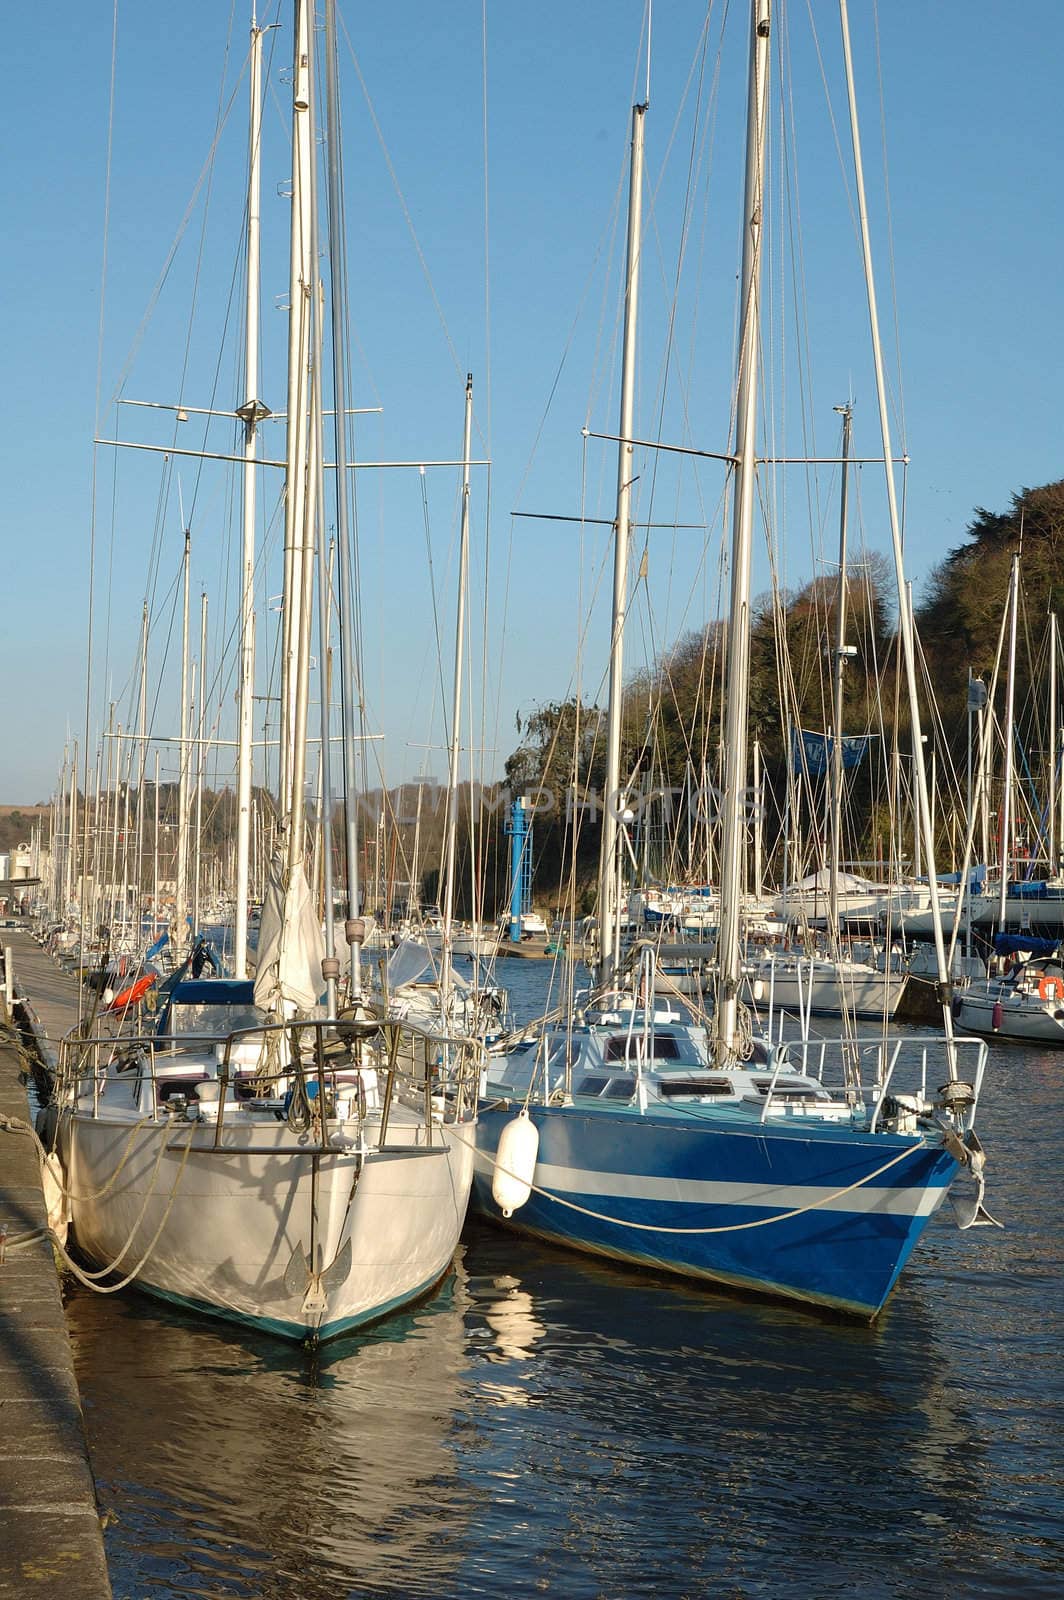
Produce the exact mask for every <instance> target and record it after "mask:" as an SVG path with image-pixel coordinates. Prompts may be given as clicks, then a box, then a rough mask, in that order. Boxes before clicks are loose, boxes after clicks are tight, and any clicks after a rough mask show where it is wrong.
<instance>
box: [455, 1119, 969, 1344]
mask: <svg viewBox="0 0 1064 1600" xmlns="http://www.w3.org/2000/svg"><path fill="white" fill-rule="evenodd" d="M530 1109H531V1116H532V1120H533V1121H534V1122H535V1123H536V1126H537V1127H538V1128H539V1132H540V1145H539V1154H538V1160H537V1164H536V1169H535V1174H534V1185H535V1187H534V1189H533V1193H532V1195H531V1197H530V1199H529V1200H528V1202H527V1203H526V1204H525V1205H524V1206H523V1207H522V1208H521V1210H520V1211H518V1212H515V1214H514V1215H513V1216H512V1217H511V1218H510V1219H509V1221H508V1222H507V1221H506V1219H504V1218H503V1217H502V1214H501V1212H500V1210H499V1207H498V1206H497V1205H496V1203H495V1201H494V1200H493V1198H492V1194H491V1178H492V1163H493V1161H494V1156H495V1149H496V1145H497V1142H498V1137H499V1133H500V1132H501V1129H502V1127H503V1126H504V1124H505V1123H506V1122H507V1121H508V1120H509V1119H510V1118H511V1117H512V1116H513V1111H512V1109H506V1110H499V1111H487V1112H482V1113H481V1117H480V1121H479V1124H478V1132H477V1145H478V1155H479V1159H478V1163H477V1168H476V1172H475V1175H474V1200H473V1203H474V1206H475V1207H476V1209H477V1210H478V1211H479V1212H480V1213H481V1214H482V1215H484V1216H486V1217H488V1218H490V1219H492V1220H495V1221H500V1222H504V1223H505V1225H507V1226H509V1227H511V1228H515V1229H517V1230H518V1231H521V1232H524V1233H529V1234H533V1235H535V1236H537V1237H539V1238H542V1239H547V1240H550V1241H551V1242H553V1243H556V1244H561V1245H567V1246H570V1247H572V1248H575V1249H578V1250H584V1251H588V1252H591V1253H593V1254H596V1255H603V1256H611V1257H613V1258H614V1259H616V1260H618V1261H623V1262H626V1263H628V1264H629V1265H632V1266H638V1267H648V1268H653V1269H655V1270H658V1271H665V1272H673V1273H680V1274H682V1275H683V1276H685V1277H690V1278H700V1279H706V1280H709V1281H712V1282H715V1283H720V1284H726V1285H729V1286H731V1287H733V1288H737V1289H742V1290H744V1291H748V1292H756V1293H758V1294H767V1295H772V1296H782V1297H785V1298H787V1299H792V1300H799V1301H804V1302H806V1303H808V1304H810V1305H815V1306H823V1307H825V1308H828V1309H831V1310H834V1311H839V1312H844V1313H846V1314H847V1315H851V1316H855V1317H860V1318H862V1319H864V1320H871V1319H872V1318H874V1317H875V1316H876V1314H877V1313H878V1312H879V1311H880V1309H881V1308H882V1306H883V1304H884V1302H885V1301H886V1299H887V1296H888V1295H889V1294H890V1291H891V1289H892V1288H893V1286H894V1284H895V1282H896V1280H897V1278H898V1275H899V1273H900V1272H901V1270H902V1268H903V1267H904V1265H905V1263H906V1261H907V1260H908V1258H909V1255H910V1254H911V1252H912V1249H913V1246H914V1245H915V1244H916V1242H917V1240H918V1239H919V1237H920V1235H921V1233H922V1232H923V1230H924V1228H925V1227H926V1225H927V1222H928V1220H929V1218H930V1217H931V1216H932V1214H933V1213H934V1212H935V1211H936V1210H937V1208H938V1206H939V1205H940V1204H941V1202H942V1200H943V1199H944V1198H945V1195H946V1192H947V1190H948V1188H949V1184H950V1182H951V1180H952V1178H953V1176H954V1174H955V1173H956V1171H957V1164H956V1162H955V1161H954V1160H953V1158H952V1157H951V1156H950V1155H949V1154H948V1153H946V1152H945V1151H944V1150H942V1149H940V1148H929V1147H927V1146H926V1145H924V1144H923V1143H922V1141H920V1140H918V1139H908V1138H904V1137H893V1136H883V1135H860V1134H857V1135H855V1134H853V1133H852V1132H851V1131H850V1130H839V1129H833V1130H831V1129H823V1130H821V1129H810V1128H798V1127H791V1126H787V1127H774V1126H771V1125H768V1124H763V1125H760V1126H758V1127H756V1128H750V1127H746V1128H743V1129H739V1128H738V1127H735V1126H732V1127H729V1126H728V1125H727V1119H726V1118H725V1117H723V1116H722V1117H720V1118H719V1119H714V1117H713V1116H712V1115H711V1114H709V1115H703V1114H701V1113H700V1114H699V1118H698V1125H697V1126H693V1125H692V1120H693V1119H686V1120H684V1119H681V1118H676V1117H672V1116H669V1115H664V1114H663V1115H655V1114H653V1113H651V1114H648V1115H643V1116H640V1115H639V1113H638V1112H636V1111H627V1110H612V1109H608V1108H603V1109H601V1110H599V1109H595V1110H590V1109H587V1108H583V1107H575V1106H570V1107H547V1108H542V1107H532V1108H530ZM907 1145H908V1146H910V1147H911V1149H912V1155H911V1157H910V1158H909V1159H907V1160H903V1161H901V1162H898V1163H897V1164H895V1165H894V1166H892V1167H891V1168H890V1170H889V1171H888V1172H880V1169H881V1168H883V1167H884V1166H885V1165H886V1164H887V1163H888V1162H891V1161H892V1159H893V1158H894V1157H895V1156H897V1155H898V1154H899V1153H900V1152H901V1151H902V1150H904V1149H905V1147H906V1146H907Z"/></svg>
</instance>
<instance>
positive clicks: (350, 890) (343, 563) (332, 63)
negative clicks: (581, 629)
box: [325, 0, 468, 1000]
mask: <svg viewBox="0 0 1064 1600" xmlns="http://www.w3.org/2000/svg"><path fill="white" fill-rule="evenodd" d="M339 94H340V91H339V71H338V66H337V50H336V5H335V0H325V105H326V123H325V126H326V170H327V174H328V200H329V238H330V250H329V272H330V290H331V293H330V304H331V314H332V371H333V450H334V454H335V457H336V472H335V474H334V478H335V482H336V539H337V555H338V559H339V579H340V705H341V714H342V719H343V745H342V748H343V764H344V839H345V846H346V860H347V918H348V924H349V932H350V933H351V935H352V937H351V938H350V939H349V941H348V948H349V950H350V962H351V985H350V986H351V998H352V999H353V1000H357V999H358V998H359V996H360V995H361V993H362V968H361V940H360V939H358V938H357V937H354V935H355V934H356V932H357V919H358V917H359V915H360V912H361V892H360V884H359V861H358V771H357V759H356V758H357V752H358V742H359V719H360V716H361V707H362V693H361V674H360V671H359V660H358V650H357V639H356V632H355V616H356V612H355V559H354V550H353V545H352V537H353V532H352V529H351V527H350V525H349V517H348V503H347V412H346V409H345V408H346V405H347V380H346V350H347V344H346V333H345V329H344V306H345V305H346V303H347V301H346V277H347V267H346V257H345V242H344V241H345V237H346V235H345V229H344V211H343V188H342V183H341V176H342V167H341V162H340V114H339V103H340V102H339ZM466 454H467V458H468V451H467V452H466Z"/></svg>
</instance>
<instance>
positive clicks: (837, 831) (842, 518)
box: [828, 402, 853, 943]
mask: <svg viewBox="0 0 1064 1600" xmlns="http://www.w3.org/2000/svg"><path fill="white" fill-rule="evenodd" d="M835 410H836V411H838V412H841V414H842V489H841V493H840V496H839V586H838V591H837V597H836V602H835V663H834V679H835V684H834V688H835V709H834V721H835V728H834V733H835V738H834V742H833V746H832V752H831V755H832V759H831V877H830V884H831V889H830V893H831V902H830V907H829V912H828V926H829V928H830V929H831V938H832V940H833V941H835V943H837V942H838V938H839V867H840V863H841V857H842V779H843V760H842V673H843V668H844V666H845V665H846V657H847V654H848V651H847V649H846V508H847V496H848V493H849V487H850V480H849V469H850V440H851V438H852V435H853V407H852V406H851V405H850V404H849V402H847V404H846V405H844V406H836V407H835Z"/></svg>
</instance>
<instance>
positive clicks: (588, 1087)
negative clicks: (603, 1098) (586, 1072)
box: [576, 1075, 610, 1094]
mask: <svg viewBox="0 0 1064 1600" xmlns="http://www.w3.org/2000/svg"><path fill="white" fill-rule="evenodd" d="M609 1081H610V1080H609V1078H598V1077H595V1076H593V1075H592V1076H588V1077H586V1078H581V1080H580V1082H579V1083H578V1085H577V1088H576V1092H577V1094H601V1093H602V1091H603V1089H605V1087H606V1085H607V1084H608V1083H609Z"/></svg>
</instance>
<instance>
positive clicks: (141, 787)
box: [133, 601, 148, 943]
mask: <svg viewBox="0 0 1064 1600" xmlns="http://www.w3.org/2000/svg"><path fill="white" fill-rule="evenodd" d="M140 625H141V634H140V704H139V706H138V707H137V749H138V751H139V761H138V764H137V861H136V868H135V870H134V874H133V877H134V881H135V883H136V934H137V940H138V943H139V941H140V916H141V906H142V901H143V899H144V801H145V776H146V773H147V766H148V603H147V601H145V602H144V609H143V611H142V613H141V623H140Z"/></svg>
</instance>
